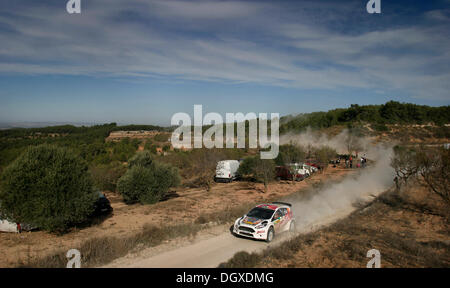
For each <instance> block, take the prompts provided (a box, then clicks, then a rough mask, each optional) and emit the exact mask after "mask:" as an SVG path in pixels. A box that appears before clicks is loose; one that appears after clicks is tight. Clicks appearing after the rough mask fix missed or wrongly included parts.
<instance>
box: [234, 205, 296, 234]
mask: <svg viewBox="0 0 450 288" xmlns="http://www.w3.org/2000/svg"><path fill="white" fill-rule="evenodd" d="M294 230H295V219H294V215H293V213H292V205H291V204H289V203H284V202H272V203H268V204H260V205H258V206H256V207H255V208H253V209H252V210H250V212H248V213H247V214H246V215H244V216H242V217H241V218H239V219H237V220H236V222H235V223H234V226H233V233H234V234H235V235H239V236H244V237H249V238H254V239H261V240H265V241H267V242H271V241H272V240H273V238H274V237H275V234H278V233H281V232H284V231H290V232H293V231H294Z"/></svg>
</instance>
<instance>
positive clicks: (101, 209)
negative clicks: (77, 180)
mask: <svg viewBox="0 0 450 288" xmlns="http://www.w3.org/2000/svg"><path fill="white" fill-rule="evenodd" d="M97 193H98V199H97V201H96V202H95V203H94V212H93V213H92V216H100V215H106V214H109V213H111V212H112V210H113V208H112V207H111V202H110V201H109V200H108V198H106V196H105V194H103V193H102V192H100V191H98V192H97Z"/></svg>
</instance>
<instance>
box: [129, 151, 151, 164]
mask: <svg viewBox="0 0 450 288" xmlns="http://www.w3.org/2000/svg"><path fill="white" fill-rule="evenodd" d="M152 162H153V157H152V155H151V154H150V152H149V151H140V152H137V153H136V154H135V155H134V156H133V157H131V159H130V160H128V167H130V168H132V167H134V166H142V167H145V168H149V167H151V165H152Z"/></svg>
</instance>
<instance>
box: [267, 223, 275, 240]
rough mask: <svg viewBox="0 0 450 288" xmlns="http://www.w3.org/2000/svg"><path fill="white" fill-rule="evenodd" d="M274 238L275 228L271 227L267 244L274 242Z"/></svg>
mask: <svg viewBox="0 0 450 288" xmlns="http://www.w3.org/2000/svg"><path fill="white" fill-rule="evenodd" d="M273 237H275V231H274V230H273V227H270V228H269V232H267V238H266V242H267V243H270V242H272V240H273Z"/></svg>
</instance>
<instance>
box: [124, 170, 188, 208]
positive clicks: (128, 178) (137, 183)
mask: <svg viewBox="0 0 450 288" xmlns="http://www.w3.org/2000/svg"><path fill="white" fill-rule="evenodd" d="M179 184H180V176H179V173H178V169H176V168H174V167H172V166H171V165H168V164H162V163H159V162H152V163H151V165H149V166H148V167H146V166H142V165H134V166H132V167H130V168H129V169H128V171H127V172H126V173H125V175H124V176H122V177H121V178H120V179H119V182H118V183H117V191H119V193H120V194H121V195H122V196H123V198H124V200H125V203H127V204H132V203H137V202H139V203H141V204H153V203H156V202H158V201H159V200H161V198H162V197H164V196H165V195H166V194H167V192H168V191H169V188H170V187H174V186H178V185H179Z"/></svg>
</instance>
